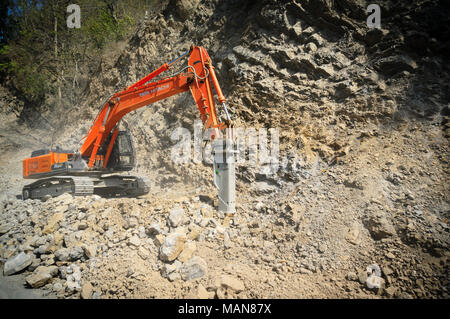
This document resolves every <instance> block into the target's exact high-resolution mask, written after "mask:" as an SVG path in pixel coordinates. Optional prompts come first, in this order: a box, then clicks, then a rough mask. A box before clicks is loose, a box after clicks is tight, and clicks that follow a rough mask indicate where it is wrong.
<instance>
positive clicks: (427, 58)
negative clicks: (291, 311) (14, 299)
mask: <svg viewBox="0 0 450 319" xmlns="http://www.w3.org/2000/svg"><path fill="white" fill-rule="evenodd" d="M168 3H169V1H167V3H166V6H164V5H162V11H161V12H159V13H156V14H152V15H149V18H148V19H147V20H145V21H143V22H142V24H141V25H140V26H139V27H138V29H137V30H136V33H135V34H134V35H133V37H131V38H130V39H129V41H128V42H127V44H126V47H125V49H124V50H122V51H120V52H119V53H118V56H115V57H113V58H109V59H108V58H105V59H104V60H103V62H102V63H101V65H100V66H99V70H102V72H101V75H98V74H95V75H94V76H92V77H91V78H90V81H89V82H88V84H87V86H86V89H85V96H83V97H82V98H80V100H81V104H80V105H78V106H77V108H74V109H73V110H71V112H72V114H71V116H72V118H75V117H76V118H77V119H78V121H73V123H65V125H64V126H63V128H62V129H61V130H60V132H61V135H59V136H56V143H59V144H60V145H61V146H62V147H63V148H65V149H71V148H73V149H77V146H79V144H78V142H79V138H80V137H81V136H83V135H84V134H85V133H86V131H87V128H88V127H89V125H90V124H91V122H92V119H93V118H94V116H95V114H96V113H97V112H98V106H99V103H100V101H104V100H105V98H106V97H107V96H108V95H109V94H111V93H114V92H117V91H118V90H120V89H123V88H124V87H126V86H127V85H129V84H131V83H133V82H134V81H136V80H137V79H139V78H141V77H142V76H144V75H147V74H148V73H149V72H150V71H151V70H154V69H155V68H157V67H159V66H160V65H161V64H163V63H165V62H167V61H170V60H171V59H172V58H173V57H175V56H176V55H177V54H181V53H182V52H184V51H185V50H186V49H187V48H188V47H189V46H190V45H191V44H193V43H194V44H196V45H202V46H204V47H205V48H206V49H207V51H208V53H209V55H210V56H211V57H212V59H213V63H214V65H215V67H216V71H217V74H218V78H219V81H220V84H221V87H222V89H223V91H224V94H225V96H226V97H227V99H228V104H229V106H230V107H229V111H230V113H231V116H232V118H233V119H234V120H236V126H237V127H244V128H251V127H252V128H255V129H258V128H278V129H279V138H280V154H279V155H280V157H279V162H278V163H276V164H278V165H279V166H278V170H276V171H275V172H274V173H273V172H272V173H271V169H272V165H273V164H274V163H269V164H267V163H258V165H255V166H252V165H246V164H244V165H240V166H238V167H237V199H236V202H237V213H236V214H235V215H234V216H232V217H226V216H223V215H222V214H220V213H219V212H218V211H217V205H216V203H214V199H215V198H216V194H215V193H214V186H213V184H212V168H211V166H208V165H203V164H197V163H188V164H185V165H179V164H177V163H173V162H172V161H170V160H169V158H170V150H171V148H172V147H173V145H174V141H173V140H171V138H170V137H171V133H172V132H173V131H174V130H175V128H178V127H186V128H188V129H189V130H190V131H191V132H192V131H193V125H194V121H195V120H197V119H198V114H197V113H198V112H197V110H196V107H195V105H194V103H193V101H192V98H191V97H190V96H189V95H188V94H186V95H180V96H177V97H173V98H171V99H169V100H164V101H160V102H158V103H155V104H154V105H152V106H151V107H148V108H143V109H140V110H138V111H136V112H132V113H130V114H128V115H127V116H126V117H125V118H124V119H123V120H122V121H121V122H122V124H121V125H123V126H124V127H127V128H129V129H130V130H131V133H132V135H133V137H134V140H135V142H136V152H137V156H138V158H137V167H136V169H135V171H136V172H137V173H138V174H141V175H147V176H149V177H150V179H151V180H152V190H151V193H150V194H149V195H148V196H146V197H144V198H138V199H126V198H121V199H102V198H98V197H97V196H91V197H87V198H83V197H75V198H72V197H71V196H67V195H63V196H60V197H57V198H52V199H49V200H47V201H45V202H41V201H36V200H27V201H22V200H20V199H17V198H16V197H15V195H17V194H20V193H21V187H22V186H23V185H24V184H26V181H23V180H22V179H21V166H20V165H18V163H17V158H25V157H26V156H29V154H30V152H31V151H32V150H34V149H39V148H43V147H48V145H49V144H50V142H51V141H50V140H48V141H47V139H48V134H47V132H46V130H45V129H42V130H38V129H34V130H30V129H29V128H26V127H24V126H18V124H17V123H15V119H16V116H15V115H14V114H15V113H17V112H20V110H16V108H17V107H19V106H20V105H19V104H18V103H16V104H17V105H19V106H17V105H16V106H13V105H12V104H14V103H15V102H14V101H15V100H14V97H12V96H10V95H8V94H7V93H5V92H3V90H2V92H1V96H0V100H1V101H5V106H6V107H5V108H3V107H2V110H5V112H3V113H5V114H6V115H7V116H6V115H5V116H6V117H5V121H1V122H2V123H0V125H4V126H5V127H4V128H3V126H2V128H3V129H2V132H5V133H4V134H3V133H2V136H0V144H1V145H2V149H4V150H5V151H4V152H3V153H2V154H0V163H1V164H2V165H0V173H1V175H2V180H1V181H0V191H1V193H0V200H1V202H0V209H1V211H0V216H1V217H0V258H1V262H2V263H3V273H4V274H5V275H14V274H17V273H24V274H26V277H25V281H24V284H25V285H26V286H27V287H40V288H42V289H45V291H46V292H48V293H49V294H54V295H56V296H58V297H60V298H79V297H82V298H124V297H126V298H186V297H198V298H448V297H449V282H448V278H449V277H450V276H449V250H448V247H449V242H450V239H449V224H448V223H449V218H450V216H449V211H450V205H449V202H448V194H449V188H448V183H447V182H446V181H447V180H448V173H449V166H448V164H449V161H448V154H449V144H448V138H449V136H450V134H449V130H450V112H449V103H450V97H449V96H448V92H450V89H449V83H450V82H449V80H450V79H449V76H448V74H450V73H449V69H448V65H449V64H448V59H447V58H446V57H445V55H444V54H443V53H444V52H448V41H444V40H443V38H440V35H439V34H438V33H437V32H436V30H439V31H440V32H441V33H442V34H444V35H445V34H447V35H448V33H449V31H448V23H442V21H444V20H445V19H448V16H449V15H448V14H447V15H446V11H445V10H444V8H440V7H439V6H437V3H438V2H437V1H428V2H426V3H425V2H420V1H413V2H411V3H410V2H408V3H407V2H405V3H401V4H398V5H396V6H395V7H392V6H391V5H390V1H380V6H381V7H382V8H383V10H384V11H383V18H382V19H383V20H382V29H368V28H367V26H366V17H367V14H366V11H365V8H366V6H365V5H364V4H363V3H361V1H353V0H345V1H339V2H336V1H334V2H333V1H325V0H307V1H301V2H300V1H257V2H252V1H219V2H216V1H171V3H176V5H177V6H171V5H168ZM193 8H196V9H195V10H194V9H193ZM405 12H406V13H405ZM418 17H420V18H418ZM443 19H444V20H443ZM436 21H441V24H442V27H439V28H436V27H435V26H434V22H436ZM445 21H447V20H445ZM424 48H426V49H424ZM181 67H183V66H180V68H181ZM5 94H6V95H5ZM5 96H6V97H5ZM8 110H14V112H13V111H8ZM8 112H9V113H8ZM44 115H45V116H46V117H49V118H51V116H52V115H51V114H44ZM75 115H76V116H75ZM58 120H59V119H54V121H56V122H57V121H58ZM66 122H68V121H66ZM42 127H44V128H45V126H42ZM18 132H20V133H18ZM24 132H25V133H26V134H24ZM28 133H29V134H28ZM29 135H31V136H33V137H35V138H34V139H33V140H32V141H30V138H29ZM42 141H43V142H42ZM41 143H44V144H45V145H42V144H41ZM3 146H4V147H3Z"/></svg>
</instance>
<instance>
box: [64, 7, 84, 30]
mask: <svg viewBox="0 0 450 319" xmlns="http://www.w3.org/2000/svg"><path fill="white" fill-rule="evenodd" d="M66 12H67V13H70V15H69V16H68V17H67V20H66V22H67V27H68V28H69V29H73V28H76V29H79V28H81V9H80V6H79V5H78V4H70V5H68V6H67V9H66Z"/></svg>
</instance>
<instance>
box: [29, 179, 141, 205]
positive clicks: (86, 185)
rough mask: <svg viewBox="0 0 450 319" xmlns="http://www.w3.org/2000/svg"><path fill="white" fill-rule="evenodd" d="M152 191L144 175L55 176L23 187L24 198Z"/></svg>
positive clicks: (111, 194) (134, 194)
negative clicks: (67, 194) (66, 194)
mask: <svg viewBox="0 0 450 319" xmlns="http://www.w3.org/2000/svg"><path fill="white" fill-rule="evenodd" d="M149 191H150V180H149V179H148V178H147V177H142V176H127V175H113V176H107V177H87V176H57V177H56V176H55V177H49V178H45V179H40V180H38V181H36V182H34V183H31V184H28V185H26V186H24V187H23V190H22V198H23V199H24V200H25V199H42V198H44V197H46V196H47V197H48V196H51V197H55V196H59V195H61V194H64V193H69V194H71V195H73V196H89V195H93V194H96V195H100V196H103V197H137V196H142V195H145V194H147V193H148V192H149Z"/></svg>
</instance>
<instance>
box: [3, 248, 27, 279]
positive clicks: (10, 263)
mask: <svg viewBox="0 0 450 319" xmlns="http://www.w3.org/2000/svg"><path fill="white" fill-rule="evenodd" d="M32 262H33V257H32V256H31V255H28V254H25V253H24V252H21V253H20V254H18V255H16V256H14V257H12V258H9V259H8V260H7V261H6V263H5V266H4V268H3V274H4V275H5V276H9V275H12V274H15V273H17V272H19V271H21V270H23V269H25V268H27V267H28V266H29V265H31V263H32Z"/></svg>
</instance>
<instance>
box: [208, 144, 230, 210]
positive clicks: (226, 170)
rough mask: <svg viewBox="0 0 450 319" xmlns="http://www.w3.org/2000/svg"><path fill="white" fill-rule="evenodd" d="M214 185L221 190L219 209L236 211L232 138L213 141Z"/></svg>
mask: <svg viewBox="0 0 450 319" xmlns="http://www.w3.org/2000/svg"><path fill="white" fill-rule="evenodd" d="M212 149H213V156H214V161H213V169H214V186H216V188H217V189H218V191H219V211H221V212H223V213H225V214H227V215H232V214H234V213H235V212H236V205H235V196H236V176H235V167H234V154H235V153H236V151H235V150H234V147H233V140H232V139H228V138H227V139H224V138H218V139H214V140H213V141H212Z"/></svg>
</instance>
